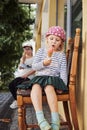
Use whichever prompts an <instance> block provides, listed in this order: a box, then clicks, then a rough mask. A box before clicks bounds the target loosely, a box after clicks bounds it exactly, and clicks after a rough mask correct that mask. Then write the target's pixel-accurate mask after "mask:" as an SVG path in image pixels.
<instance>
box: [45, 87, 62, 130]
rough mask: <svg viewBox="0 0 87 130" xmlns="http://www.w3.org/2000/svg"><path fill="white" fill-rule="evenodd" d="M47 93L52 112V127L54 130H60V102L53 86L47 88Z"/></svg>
mask: <svg viewBox="0 0 87 130" xmlns="http://www.w3.org/2000/svg"><path fill="white" fill-rule="evenodd" d="M45 93H46V96H47V101H48V105H49V107H50V110H51V123H52V124H51V127H52V130H59V127H60V119H59V114H58V102H57V95H56V92H55V90H54V88H53V86H51V85H47V86H46V87H45Z"/></svg>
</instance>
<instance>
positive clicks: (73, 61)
mask: <svg viewBox="0 0 87 130" xmlns="http://www.w3.org/2000/svg"><path fill="white" fill-rule="evenodd" d="M79 42H80V29H79V28H77V29H76V34H75V38H74V40H73V44H72V40H70V39H69V42H68V44H69V48H68V49H67V52H66V56H67V61H68V68H69V82H68V88H69V91H67V92H66V93H62V94H59V93H58V92H56V93H57V99H58V101H62V103H63V108H64V113H65V117H66V122H61V125H68V129H69V130H72V126H73V127H74V130H79V125H78V119H77V112H76V99H75V86H76V70H77V61H78V48H79ZM72 48H73V49H72ZM43 102H46V96H45V95H43ZM17 104H18V127H19V130H27V128H37V127H39V126H38V125H37V124H30V125H28V124H27V123H26V122H27V121H26V104H32V101H31V97H30V90H29V89H28V90H22V89H18V90H17ZM68 105H69V107H68ZM69 108H70V111H69ZM70 115H71V119H72V123H71V119H70Z"/></svg>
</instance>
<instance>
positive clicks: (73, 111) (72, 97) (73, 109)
mask: <svg viewBox="0 0 87 130" xmlns="http://www.w3.org/2000/svg"><path fill="white" fill-rule="evenodd" d="M74 89H75V87H74V86H71V90H70V91H71V92H70V110H71V116H72V122H73V125H74V130H79V125H78V119H77V112H76V101H75V100H76V99H75V90H74Z"/></svg>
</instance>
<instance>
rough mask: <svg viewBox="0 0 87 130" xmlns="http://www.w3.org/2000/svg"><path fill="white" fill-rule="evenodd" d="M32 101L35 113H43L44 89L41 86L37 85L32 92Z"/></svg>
mask: <svg viewBox="0 0 87 130" xmlns="http://www.w3.org/2000/svg"><path fill="white" fill-rule="evenodd" d="M31 100H32V103H33V106H34V108H35V111H42V89H41V87H40V85H39V84H35V85H33V87H32V90H31Z"/></svg>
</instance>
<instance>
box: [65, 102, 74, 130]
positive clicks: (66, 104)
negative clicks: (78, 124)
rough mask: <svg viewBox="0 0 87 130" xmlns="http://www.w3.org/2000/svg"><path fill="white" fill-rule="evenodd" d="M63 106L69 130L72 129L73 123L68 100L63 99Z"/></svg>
mask: <svg viewBox="0 0 87 130" xmlns="http://www.w3.org/2000/svg"><path fill="white" fill-rule="evenodd" d="M63 107H64V113H65V117H66V120H67V122H68V127H69V130H72V124H71V120H70V114H69V107H68V101H63Z"/></svg>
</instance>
